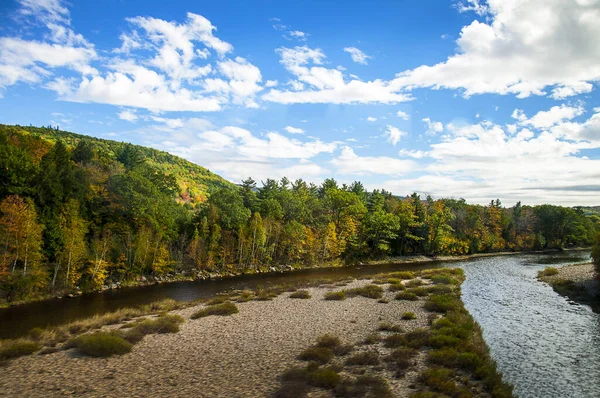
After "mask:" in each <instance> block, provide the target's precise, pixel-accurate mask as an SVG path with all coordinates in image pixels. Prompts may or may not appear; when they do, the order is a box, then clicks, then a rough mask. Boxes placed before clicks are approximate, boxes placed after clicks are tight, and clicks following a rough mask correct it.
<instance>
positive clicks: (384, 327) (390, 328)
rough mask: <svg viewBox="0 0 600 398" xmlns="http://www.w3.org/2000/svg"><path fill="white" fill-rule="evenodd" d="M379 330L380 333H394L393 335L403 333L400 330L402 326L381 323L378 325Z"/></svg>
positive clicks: (402, 330)
mask: <svg viewBox="0 0 600 398" xmlns="http://www.w3.org/2000/svg"><path fill="white" fill-rule="evenodd" d="M379 330H381V331H382V332H395V333H402V332H404V329H402V326H400V325H392V324H391V323H389V322H381V323H380V324H379Z"/></svg>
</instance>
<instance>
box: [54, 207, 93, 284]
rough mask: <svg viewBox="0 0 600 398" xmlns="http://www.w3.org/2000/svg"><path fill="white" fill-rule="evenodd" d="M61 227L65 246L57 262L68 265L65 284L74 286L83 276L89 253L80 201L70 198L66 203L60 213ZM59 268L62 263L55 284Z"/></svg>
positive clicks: (59, 253)
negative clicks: (82, 271)
mask: <svg viewBox="0 0 600 398" xmlns="http://www.w3.org/2000/svg"><path fill="white" fill-rule="evenodd" d="M60 229H61V233H62V237H63V246H62V248H61V249H60V250H59V252H58V256H57V264H64V266H65V267H66V270H65V271H66V272H65V284H66V285H67V286H73V285H74V284H75V283H76V282H77V281H78V280H79V278H80V277H81V269H82V267H83V264H84V262H85V260H86V258H87V254H88V250H87V245H86V242H85V234H86V233H87V225H86V222H85V220H84V219H83V218H82V217H81V215H80V214H79V202H78V201H77V200H76V199H69V200H68V201H67V203H65V205H64V207H63V210H62V212H61V214H60ZM59 268H60V265H57V269H56V271H55V275H54V280H53V282H52V284H53V285H54V283H55V282H56V274H57V273H58V271H59Z"/></svg>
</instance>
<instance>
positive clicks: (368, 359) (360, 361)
mask: <svg viewBox="0 0 600 398" xmlns="http://www.w3.org/2000/svg"><path fill="white" fill-rule="evenodd" d="M377 364H379V354H378V353H377V352H376V351H364V352H359V353H357V354H354V355H352V356H351V357H349V358H348V359H346V365H349V366H354V365H358V366H365V365H377Z"/></svg>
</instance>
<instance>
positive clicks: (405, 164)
mask: <svg viewBox="0 0 600 398" xmlns="http://www.w3.org/2000/svg"><path fill="white" fill-rule="evenodd" d="M330 163H331V164H332V165H334V166H335V167H336V168H337V170H338V172H339V173H340V174H357V175H368V174H381V175H397V174H405V173H407V172H409V171H410V170H412V169H413V167H414V164H413V162H412V161H410V160H401V159H394V158H390V157H386V156H358V155H356V154H355V153H354V151H353V150H352V148H350V147H348V146H345V147H343V148H342V153H341V154H340V156H338V157H336V158H334V159H333V160H331V161H330Z"/></svg>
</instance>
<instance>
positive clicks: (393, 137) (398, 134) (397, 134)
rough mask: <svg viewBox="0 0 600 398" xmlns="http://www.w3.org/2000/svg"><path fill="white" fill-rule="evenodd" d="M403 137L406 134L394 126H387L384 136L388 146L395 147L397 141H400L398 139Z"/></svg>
mask: <svg viewBox="0 0 600 398" xmlns="http://www.w3.org/2000/svg"><path fill="white" fill-rule="evenodd" d="M405 135H407V133H406V132H404V131H402V130H400V129H398V128H397V127H394V126H390V125H388V126H387V127H386V130H385V133H384V136H386V137H387V142H389V143H390V144H392V145H394V146H396V144H397V143H398V141H400V138H402V137H404V136H405Z"/></svg>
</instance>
